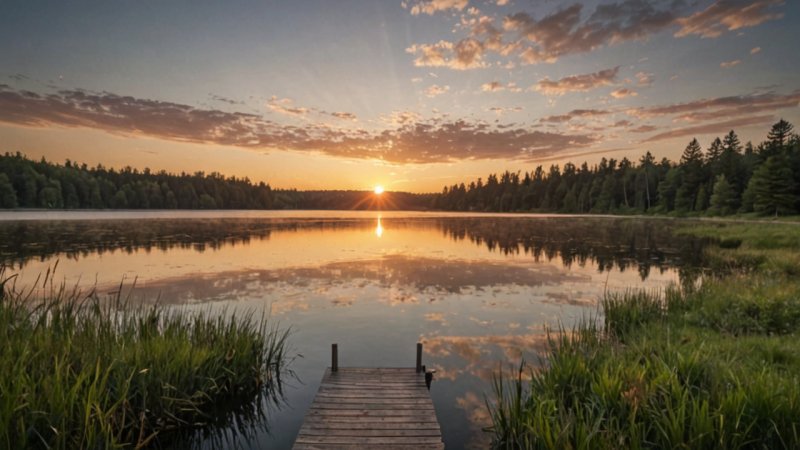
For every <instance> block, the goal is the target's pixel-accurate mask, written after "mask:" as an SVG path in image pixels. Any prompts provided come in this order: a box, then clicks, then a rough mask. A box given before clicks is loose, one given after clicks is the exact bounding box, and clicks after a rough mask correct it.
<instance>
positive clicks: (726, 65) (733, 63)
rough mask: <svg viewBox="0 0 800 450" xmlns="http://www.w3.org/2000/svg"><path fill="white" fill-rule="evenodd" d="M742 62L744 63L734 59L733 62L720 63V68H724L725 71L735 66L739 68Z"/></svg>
mask: <svg viewBox="0 0 800 450" xmlns="http://www.w3.org/2000/svg"><path fill="white" fill-rule="evenodd" d="M741 62H742V60H741V59H734V60H733V61H723V62H721V63H719V66H720V67H722V68H723V69H730V68H731V67H733V66H738V65H739V64H741Z"/></svg>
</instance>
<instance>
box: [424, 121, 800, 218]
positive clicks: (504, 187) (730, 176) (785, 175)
mask: <svg viewBox="0 0 800 450" xmlns="http://www.w3.org/2000/svg"><path fill="white" fill-rule="evenodd" d="M793 129H794V127H793V126H792V125H791V124H790V123H788V122H786V121H785V120H780V121H779V122H777V123H776V124H774V125H773V126H772V128H771V130H770V131H769V133H768V135H767V140H766V141H764V142H762V143H760V144H759V145H758V146H756V147H754V146H753V145H752V144H751V143H749V142H748V143H747V144H746V145H742V143H741V142H740V140H739V138H738V136H737V135H736V133H735V132H734V131H731V132H730V133H728V134H727V135H726V136H725V137H723V138H722V139H720V138H717V139H715V140H714V141H713V142H712V143H711V145H710V146H709V147H708V148H707V149H706V150H705V151H703V149H702V148H701V146H700V143H699V142H698V141H697V139H693V140H692V141H691V142H689V145H687V146H686V149H685V150H684V151H683V155H682V156H681V158H680V161H679V162H678V163H673V162H672V161H670V160H668V159H666V158H664V159H662V160H661V161H656V159H655V158H654V157H653V155H652V154H651V153H650V152H647V153H646V154H645V155H644V156H642V157H641V158H640V159H639V161H635V162H634V161H630V160H628V159H627V158H623V159H622V160H619V161H618V160H616V159H613V158H612V159H606V158H603V159H602V160H601V161H600V163H599V164H596V165H594V166H591V167H590V166H589V165H588V164H587V163H583V165H581V166H580V167H577V166H575V165H574V164H572V163H567V164H565V165H564V167H563V168H561V167H559V166H558V165H552V166H550V168H549V169H547V170H545V169H544V168H543V167H542V166H539V167H537V168H536V169H535V170H533V171H532V172H529V173H528V172H525V173H523V174H522V175H520V173H519V172H516V173H512V172H508V171H507V172H505V173H503V174H501V175H500V176H499V177H498V176H497V175H494V174H492V175H489V176H488V177H487V179H486V181H484V180H482V179H480V178H479V179H478V180H477V181H473V182H471V183H469V184H468V185H465V184H464V183H461V184H458V185H453V186H450V187H445V188H444V190H443V192H442V193H441V194H440V195H438V197H437V198H436V199H434V202H433V206H434V207H435V208H437V209H444V210H454V211H538V212H562V213H601V214H602V213H615V214H633V213H655V214H668V213H673V214H708V215H728V214H733V213H748V212H756V213H760V214H781V215H783V214H794V213H797V212H798V207H800V201H798V200H800V137H798V135H797V134H794V133H793Z"/></svg>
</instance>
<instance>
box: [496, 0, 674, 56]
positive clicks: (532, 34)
mask: <svg viewBox="0 0 800 450" xmlns="http://www.w3.org/2000/svg"><path fill="white" fill-rule="evenodd" d="M651 3H652V2H648V1H643V0H624V1H622V2H619V3H611V4H601V5H599V6H597V8H596V9H595V10H594V12H593V13H592V14H590V15H589V16H588V18H586V19H583V18H582V11H583V5H581V4H579V3H576V4H573V5H571V6H569V7H567V8H564V9H559V10H558V11H556V12H554V13H552V14H549V15H546V16H544V17H542V18H541V19H540V20H536V19H534V18H533V16H532V15H530V14H528V13H526V12H520V13H516V14H512V15H509V16H507V17H506V18H505V20H504V22H503V28H504V29H505V30H506V31H509V32H517V33H519V35H520V36H521V37H522V38H523V39H524V43H525V45H526V46H527V47H526V49H525V50H524V51H523V52H522V54H521V57H522V58H523V60H524V61H525V62H526V63H529V64H533V63H538V62H553V61H556V60H557V59H558V58H559V57H561V56H564V55H570V54H576V53H585V52H589V51H592V50H595V49H597V48H599V47H602V46H605V45H612V44H616V43H619V42H623V41H629V40H633V39H641V38H644V37H646V36H647V35H649V34H652V33H655V32H658V31H660V30H662V29H664V28H666V27H667V26H669V25H670V24H672V23H673V21H674V20H675V16H674V15H673V13H672V12H671V10H670V9H669V8H665V9H656V8H655V7H653V5H652V4H651Z"/></svg>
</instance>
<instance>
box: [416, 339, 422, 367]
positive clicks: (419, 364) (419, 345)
mask: <svg viewBox="0 0 800 450" xmlns="http://www.w3.org/2000/svg"><path fill="white" fill-rule="evenodd" d="M420 372H422V342H417V373H420Z"/></svg>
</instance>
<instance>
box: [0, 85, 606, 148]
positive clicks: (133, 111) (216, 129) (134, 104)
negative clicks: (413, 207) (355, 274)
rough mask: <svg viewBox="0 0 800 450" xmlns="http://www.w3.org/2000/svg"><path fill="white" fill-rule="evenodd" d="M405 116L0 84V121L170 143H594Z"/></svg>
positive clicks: (480, 145) (564, 136)
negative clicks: (357, 122)
mask: <svg viewBox="0 0 800 450" xmlns="http://www.w3.org/2000/svg"><path fill="white" fill-rule="evenodd" d="M272 104H274V105H276V107H277V108H279V109H280V108H282V109H294V108H296V107H294V106H291V105H290V104H289V103H288V102H286V101H285V99H284V100H281V99H277V98H276V99H274V100H272ZM303 109H304V110H307V111H310V110H311V109H310V108H303ZM298 114H299V112H298ZM306 114H307V113H306ZM403 120H405V122H403V123H401V124H398V125H397V126H396V127H395V128H389V129H385V130H380V131H368V130H365V129H361V128H359V129H352V130H343V129H338V128H332V127H330V126H328V125H325V124H322V123H305V124H304V125H302V126H293V125H284V124H279V123H277V122H274V121H271V120H267V119H265V118H263V117H262V116H260V115H256V114H251V113H242V112H225V111H219V110H215V109H200V108H195V107H192V106H188V105H182V104H178V103H171V102H162V101H157V100H147V99H138V98H134V97H128V96H120V95H116V94H111V93H90V92H86V91H81V90H64V91H59V92H57V93H52V94H46V95H43V94H37V93H34V92H30V91H15V90H12V89H9V88H8V87H3V86H0V122H3V123H8V124H12V125H20V126H28V127H49V126H60V127H73V128H75V127H81V128H92V129H98V130H103V131H106V132H109V133H114V134H122V135H139V136H142V135H143V136H149V137H153V138H158V139H165V140H172V141H181V142H193V143H206V144H215V145H229V146H237V147H242V148H251V149H277V150H287V151H296V152H314V153H322V154H326V155H330V156H335V157H343V158H353V159H379V160H383V161H387V162H392V163H398V164H405V163H432V162H450V161H457V160H475V159H521V160H529V159H532V158H537V157H547V156H552V155H555V154H557V153H559V152H562V151H566V150H572V149H577V148H581V147H584V146H587V145H590V144H592V143H594V142H595V141H596V138H594V137H591V136H588V135H582V134H562V133H555V132H543V131H538V130H531V129H529V128H522V127H513V128H512V127H505V128H504V127H501V126H499V125H498V126H493V125H489V124H486V123H483V122H479V121H466V120H455V121H444V120H443V119H441V118H439V119H433V120H428V121H424V120H421V119H419V118H418V117H417V118H414V117H413V116H408V115H406V116H404V118H403Z"/></svg>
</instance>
